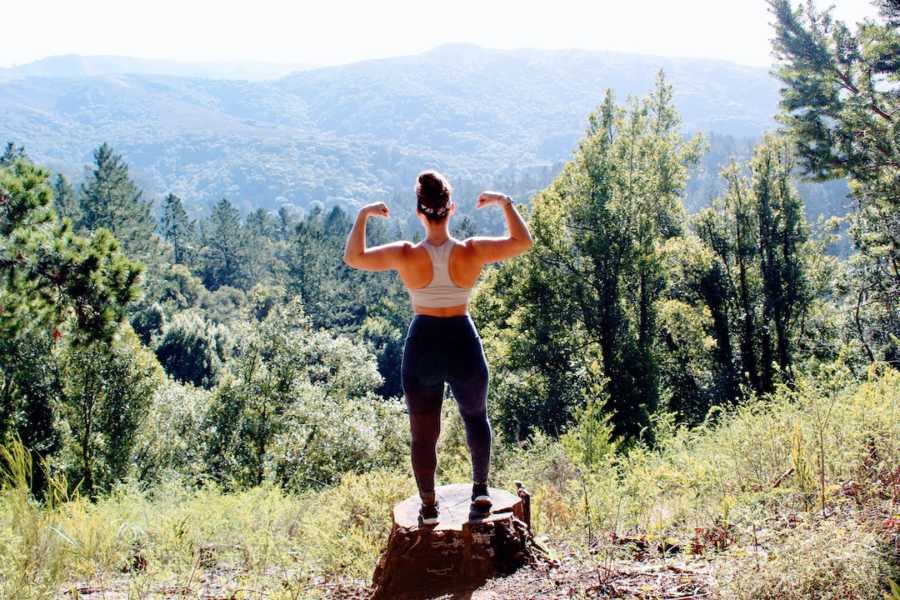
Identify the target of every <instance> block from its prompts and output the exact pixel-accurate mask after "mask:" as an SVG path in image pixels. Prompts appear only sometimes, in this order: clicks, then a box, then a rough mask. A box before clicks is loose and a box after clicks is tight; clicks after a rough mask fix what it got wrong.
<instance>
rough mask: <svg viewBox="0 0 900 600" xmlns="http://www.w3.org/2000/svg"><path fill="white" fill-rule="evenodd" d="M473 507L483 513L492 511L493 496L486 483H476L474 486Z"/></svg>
mask: <svg viewBox="0 0 900 600" xmlns="http://www.w3.org/2000/svg"><path fill="white" fill-rule="evenodd" d="M472 507H473V508H476V509H478V510H480V511H482V512H487V511H488V510H490V508H491V496H490V493H489V492H488V486H487V484H486V483H475V484H473V485H472Z"/></svg>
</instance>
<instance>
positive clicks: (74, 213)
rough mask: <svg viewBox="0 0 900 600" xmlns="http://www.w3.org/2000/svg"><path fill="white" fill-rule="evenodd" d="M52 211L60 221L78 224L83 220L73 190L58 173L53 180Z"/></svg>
mask: <svg viewBox="0 0 900 600" xmlns="http://www.w3.org/2000/svg"><path fill="white" fill-rule="evenodd" d="M53 209H54V210H55V211H56V214H57V215H59V217H60V219H69V220H70V221H71V222H72V223H76V224H77V223H80V222H81V220H82V218H83V215H82V213H81V205H80V204H79V203H78V196H77V195H76V194H75V190H74V189H73V188H72V185H71V184H70V183H69V181H68V180H67V179H66V178H65V176H64V175H62V174H59V173H57V174H56V176H55V177H54V178H53Z"/></svg>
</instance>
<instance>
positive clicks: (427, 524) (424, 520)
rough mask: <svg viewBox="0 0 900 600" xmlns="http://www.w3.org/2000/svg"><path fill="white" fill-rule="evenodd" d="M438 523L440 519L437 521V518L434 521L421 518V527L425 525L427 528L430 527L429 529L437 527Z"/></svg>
mask: <svg viewBox="0 0 900 600" xmlns="http://www.w3.org/2000/svg"><path fill="white" fill-rule="evenodd" d="M438 522H439V519H437V518H434V519H423V518H422V517H419V525H425V526H429V527H430V526H432V525H437V524H438Z"/></svg>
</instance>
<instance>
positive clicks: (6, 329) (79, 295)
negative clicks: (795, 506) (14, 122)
mask: <svg viewBox="0 0 900 600" xmlns="http://www.w3.org/2000/svg"><path fill="white" fill-rule="evenodd" d="M47 179H48V173H47V172H46V171H44V170H42V169H39V168H37V167H35V166H34V165H32V164H30V163H28V162H27V161H25V160H23V159H17V160H16V161H14V162H13V163H12V164H11V165H9V166H7V167H0V443H2V442H6V441H8V439H9V437H10V436H13V435H15V436H17V437H18V438H19V439H21V440H22V441H23V442H24V443H25V445H26V446H27V447H28V448H29V450H30V451H31V453H32V458H33V460H34V461H35V464H40V459H41V457H42V456H46V455H47V454H48V453H50V452H52V451H53V450H54V449H55V448H56V446H57V443H58V438H57V434H56V431H55V430H54V428H53V409H52V405H53V403H54V402H55V400H56V399H57V398H58V397H59V394H60V393H61V390H60V386H61V378H60V377H59V375H58V374H57V373H56V372H55V363H54V361H53V359H52V355H51V351H52V347H53V345H54V342H55V341H56V340H57V339H58V338H60V337H62V335H63V333H62V331H66V330H71V331H72V333H73V334H74V335H76V336H77V337H78V339H79V343H80V344H82V345H89V344H92V343H94V342H95V341H97V340H108V339H110V338H111V337H112V336H113V334H114V332H115V331H117V329H118V327H119V323H120V322H121V321H122V320H123V318H124V316H125V312H126V309H127V306H128V304H129V303H130V302H131V301H133V300H134V299H135V298H136V297H137V295H138V292H139V287H138V278H139V275H140V272H141V269H140V266H139V265H138V264H136V263H133V262H131V261H130V260H128V259H127V258H126V257H125V256H124V255H123V254H122V253H121V252H120V251H119V246H118V243H117V242H116V240H115V239H114V238H113V237H112V236H111V235H110V234H109V233H108V232H98V233H96V234H95V235H93V236H92V237H91V238H83V237H80V236H77V235H75V234H74V233H73V232H72V228H71V224H70V223H69V222H68V221H64V222H61V221H60V220H59V219H58V217H57V216H56V215H55V213H54V211H53V210H52V209H51V202H52V189H51V187H50V185H48V183H47ZM70 318H71V320H70ZM64 323H65V324H66V325H65V326H64ZM37 471H39V470H36V472H37ZM33 485H34V488H35V491H39V490H40V488H41V487H42V485H43V484H42V475H41V473H37V477H36V478H35V481H34V482H33Z"/></svg>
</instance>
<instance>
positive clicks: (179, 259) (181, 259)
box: [160, 194, 197, 265]
mask: <svg viewBox="0 0 900 600" xmlns="http://www.w3.org/2000/svg"><path fill="white" fill-rule="evenodd" d="M160 229H161V230H162V236H163V239H164V240H166V241H167V242H169V244H171V246H172V259H173V260H174V261H175V264H177V265H190V264H191V263H192V262H193V259H194V254H195V253H196V243H197V228H196V224H195V222H194V221H191V220H190V219H189V218H188V215H187V211H185V210H184V204H183V203H182V202H181V198H179V197H178V196H176V195H175V194H169V195H168V196H166V199H165V200H163V214H162V219H161V220H160Z"/></svg>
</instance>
